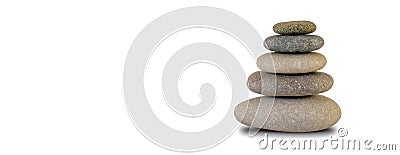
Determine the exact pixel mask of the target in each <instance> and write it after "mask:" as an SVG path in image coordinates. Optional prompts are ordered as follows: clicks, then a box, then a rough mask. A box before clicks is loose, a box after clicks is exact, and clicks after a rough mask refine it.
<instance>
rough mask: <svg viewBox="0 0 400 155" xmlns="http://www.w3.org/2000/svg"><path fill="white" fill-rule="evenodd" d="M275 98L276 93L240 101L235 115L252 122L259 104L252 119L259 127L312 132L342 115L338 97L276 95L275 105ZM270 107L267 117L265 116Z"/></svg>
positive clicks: (241, 120)
mask: <svg viewBox="0 0 400 155" xmlns="http://www.w3.org/2000/svg"><path fill="white" fill-rule="evenodd" d="M273 101H274V97H268V96H263V97H257V98H253V99H250V100H246V101H244V102H241V103H240V104H238V105H237V106H236V108H235V111H234V115H235V118H236V119H237V120H238V121H239V122H241V123H242V124H245V125H247V126H250V125H251V124H252V122H253V120H254V118H255V115H256V112H257V109H258V108H260V109H259V110H258V111H259V112H258V113H257V117H256V119H255V122H254V123H253V124H260V126H256V127H259V128H263V129H268V130H275V131H282V132H312V131H318V130H323V129H327V128H329V127H331V126H333V125H334V124H336V122H337V121H338V120H339V119H340V116H341V110H340V107H339V106H338V105H337V104H336V103H335V101H333V100H331V99H330V98H328V97H325V96H322V95H312V96H306V97H276V98H275V102H274V104H273V106H272V103H273ZM260 105H261V106H260ZM271 107H272V110H271V113H270V115H269V117H268V119H264V118H267V116H268V113H269V112H270V109H271ZM260 116H261V117H260ZM264 122H266V123H265V124H264Z"/></svg>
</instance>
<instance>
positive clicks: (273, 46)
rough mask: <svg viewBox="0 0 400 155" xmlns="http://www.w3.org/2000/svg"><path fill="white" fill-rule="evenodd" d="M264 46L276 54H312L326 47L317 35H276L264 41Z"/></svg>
mask: <svg viewBox="0 0 400 155" xmlns="http://www.w3.org/2000/svg"><path fill="white" fill-rule="evenodd" d="M264 46H265V47H266V48H267V49H269V50H271V51H276V52H311V51H315V50H317V49H320V48H321V47H322V46H324V39H322V38H321V37H320V36H317V35H275V36H270V37H268V38H266V39H265V40H264Z"/></svg>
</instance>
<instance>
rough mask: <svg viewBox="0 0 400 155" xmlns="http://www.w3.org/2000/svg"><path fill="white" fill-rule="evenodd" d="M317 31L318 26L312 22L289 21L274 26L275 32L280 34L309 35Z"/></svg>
mask: <svg viewBox="0 0 400 155" xmlns="http://www.w3.org/2000/svg"><path fill="white" fill-rule="evenodd" d="M316 29H317V26H316V25H315V24H314V23H313V22H310V21H289V22H281V23H277V24H275V25H274V27H273V30H274V32H275V33H278V34H308V33H312V32H314V31H315V30H316Z"/></svg>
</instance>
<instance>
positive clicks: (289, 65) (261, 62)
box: [257, 52, 326, 74]
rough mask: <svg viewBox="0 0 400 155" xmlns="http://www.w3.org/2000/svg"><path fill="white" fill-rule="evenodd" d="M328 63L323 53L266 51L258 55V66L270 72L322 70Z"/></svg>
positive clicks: (291, 72)
mask: <svg viewBox="0 0 400 155" xmlns="http://www.w3.org/2000/svg"><path fill="white" fill-rule="evenodd" d="M325 65H326V58H325V56H323V55H322V54H319V53H315V52H307V53H301V54H282V53H277V52H273V53H266V54H263V55H261V56H260V57H258V59H257V66H258V68H260V69H261V71H264V72H269V73H282V74H298V73H309V72H315V71H317V70H320V69H321V68H323V67H324V66H325Z"/></svg>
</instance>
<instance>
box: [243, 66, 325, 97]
mask: <svg viewBox="0 0 400 155" xmlns="http://www.w3.org/2000/svg"><path fill="white" fill-rule="evenodd" d="M332 86H333V78H332V77H331V76H330V75H329V74H326V73H322V72H313V73H308V74H294V75H290V74H288V75H285V74H272V73H267V72H260V71H257V72H254V73H253V74H251V75H250V76H249V78H248V79H247V87H248V88H249V89H250V90H251V91H253V92H255V93H258V94H263V95H268V96H307V95H315V94H319V93H322V92H325V91H328V90H329V89H330V88H331V87H332Z"/></svg>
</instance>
